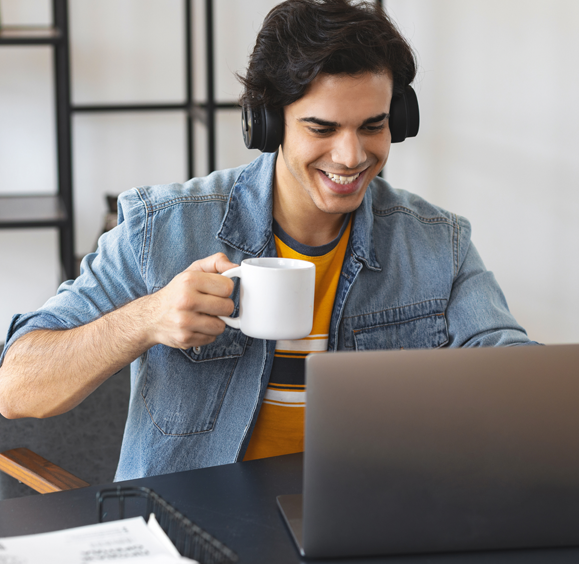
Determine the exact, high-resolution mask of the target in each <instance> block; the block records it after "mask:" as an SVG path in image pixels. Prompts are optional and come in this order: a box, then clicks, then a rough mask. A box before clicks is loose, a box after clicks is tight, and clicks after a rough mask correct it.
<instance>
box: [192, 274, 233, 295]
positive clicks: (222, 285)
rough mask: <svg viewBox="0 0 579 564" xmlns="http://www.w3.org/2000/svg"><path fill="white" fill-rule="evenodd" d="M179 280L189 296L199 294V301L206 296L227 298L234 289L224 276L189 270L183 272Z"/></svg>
mask: <svg viewBox="0 0 579 564" xmlns="http://www.w3.org/2000/svg"><path fill="white" fill-rule="evenodd" d="M181 280H182V282H183V284H184V285H185V289H186V291H187V292H188V293H189V295H190V296H191V297H194V296H195V294H200V299H203V298H204V296H206V295H209V296H217V297H220V298H228V297H229V296H230V295H231V292H233V287H234V283H233V280H231V279H230V278H227V277H226V276H221V275H220V274H211V273H206V272H198V271H191V270H187V271H184V272H183V273H182V275H181Z"/></svg>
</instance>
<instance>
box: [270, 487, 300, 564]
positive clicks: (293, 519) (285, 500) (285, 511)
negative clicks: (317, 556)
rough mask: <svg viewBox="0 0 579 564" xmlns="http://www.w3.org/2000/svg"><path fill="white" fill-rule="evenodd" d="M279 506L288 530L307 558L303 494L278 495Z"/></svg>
mask: <svg viewBox="0 0 579 564" xmlns="http://www.w3.org/2000/svg"><path fill="white" fill-rule="evenodd" d="M276 499H277V506H278V507H279V510H280V511H281V514H282V515H283V519H284V521H285V524H286V525H287V528H288V529H289V530H290V533H291V535H292V538H293V540H294V542H295V543H296V546H297V547H298V550H299V551H300V554H301V555H302V556H305V555H306V553H305V552H304V546H303V528H302V526H303V511H302V505H303V504H302V499H303V496H302V494H292V495H278V496H277V498H276Z"/></svg>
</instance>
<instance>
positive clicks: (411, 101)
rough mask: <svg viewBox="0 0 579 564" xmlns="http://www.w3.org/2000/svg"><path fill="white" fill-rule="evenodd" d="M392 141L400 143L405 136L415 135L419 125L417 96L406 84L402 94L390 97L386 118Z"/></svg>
mask: <svg viewBox="0 0 579 564" xmlns="http://www.w3.org/2000/svg"><path fill="white" fill-rule="evenodd" d="M388 125H389V127H390V134H391V136H392V143H401V142H402V141H404V140H405V139H406V138H407V137H416V135H417V133H418V129H419V126H420V111H419V109H418V98H417V97H416V92H414V89H413V88H412V87H411V86H407V87H406V89H405V90H404V94H402V96H396V97H393V98H392V102H391V103H390V118H389V120H388Z"/></svg>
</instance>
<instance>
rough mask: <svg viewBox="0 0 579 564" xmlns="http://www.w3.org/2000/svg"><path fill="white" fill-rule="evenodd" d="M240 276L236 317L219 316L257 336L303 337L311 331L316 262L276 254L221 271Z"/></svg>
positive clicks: (248, 334)
mask: <svg viewBox="0 0 579 564" xmlns="http://www.w3.org/2000/svg"><path fill="white" fill-rule="evenodd" d="M223 276H227V277H228V278H233V277H234V276H237V277H239V279H240V294H239V317H220V319H223V321H225V323H227V325H229V326H230V327H234V328H235V329H240V330H241V331H242V332H243V333H245V334H246V335H247V336H249V337H255V338H256V339H269V340H276V341H277V340H280V339H302V338H303V337H307V336H308V335H309V334H310V333H311V331H312V324H313V319H314V290H315V286H316V266H315V265H314V264H313V263H311V262H307V261H305V260H295V259H286V258H278V257H263V258H252V259H246V260H244V261H243V262H242V263H241V266H238V267H236V268H232V269H231V270H228V271H226V272H224V273H223Z"/></svg>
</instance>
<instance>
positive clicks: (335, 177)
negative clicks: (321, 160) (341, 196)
mask: <svg viewBox="0 0 579 564" xmlns="http://www.w3.org/2000/svg"><path fill="white" fill-rule="evenodd" d="M324 174H325V175H326V176H327V177H328V178H329V179H330V180H332V181H334V182H335V183H336V184H350V183H352V182H354V180H356V178H358V176H360V174H361V173H360V172H359V173H358V174H354V175H353V176H340V175H339V174H332V173H331V172H326V171H324Z"/></svg>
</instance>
